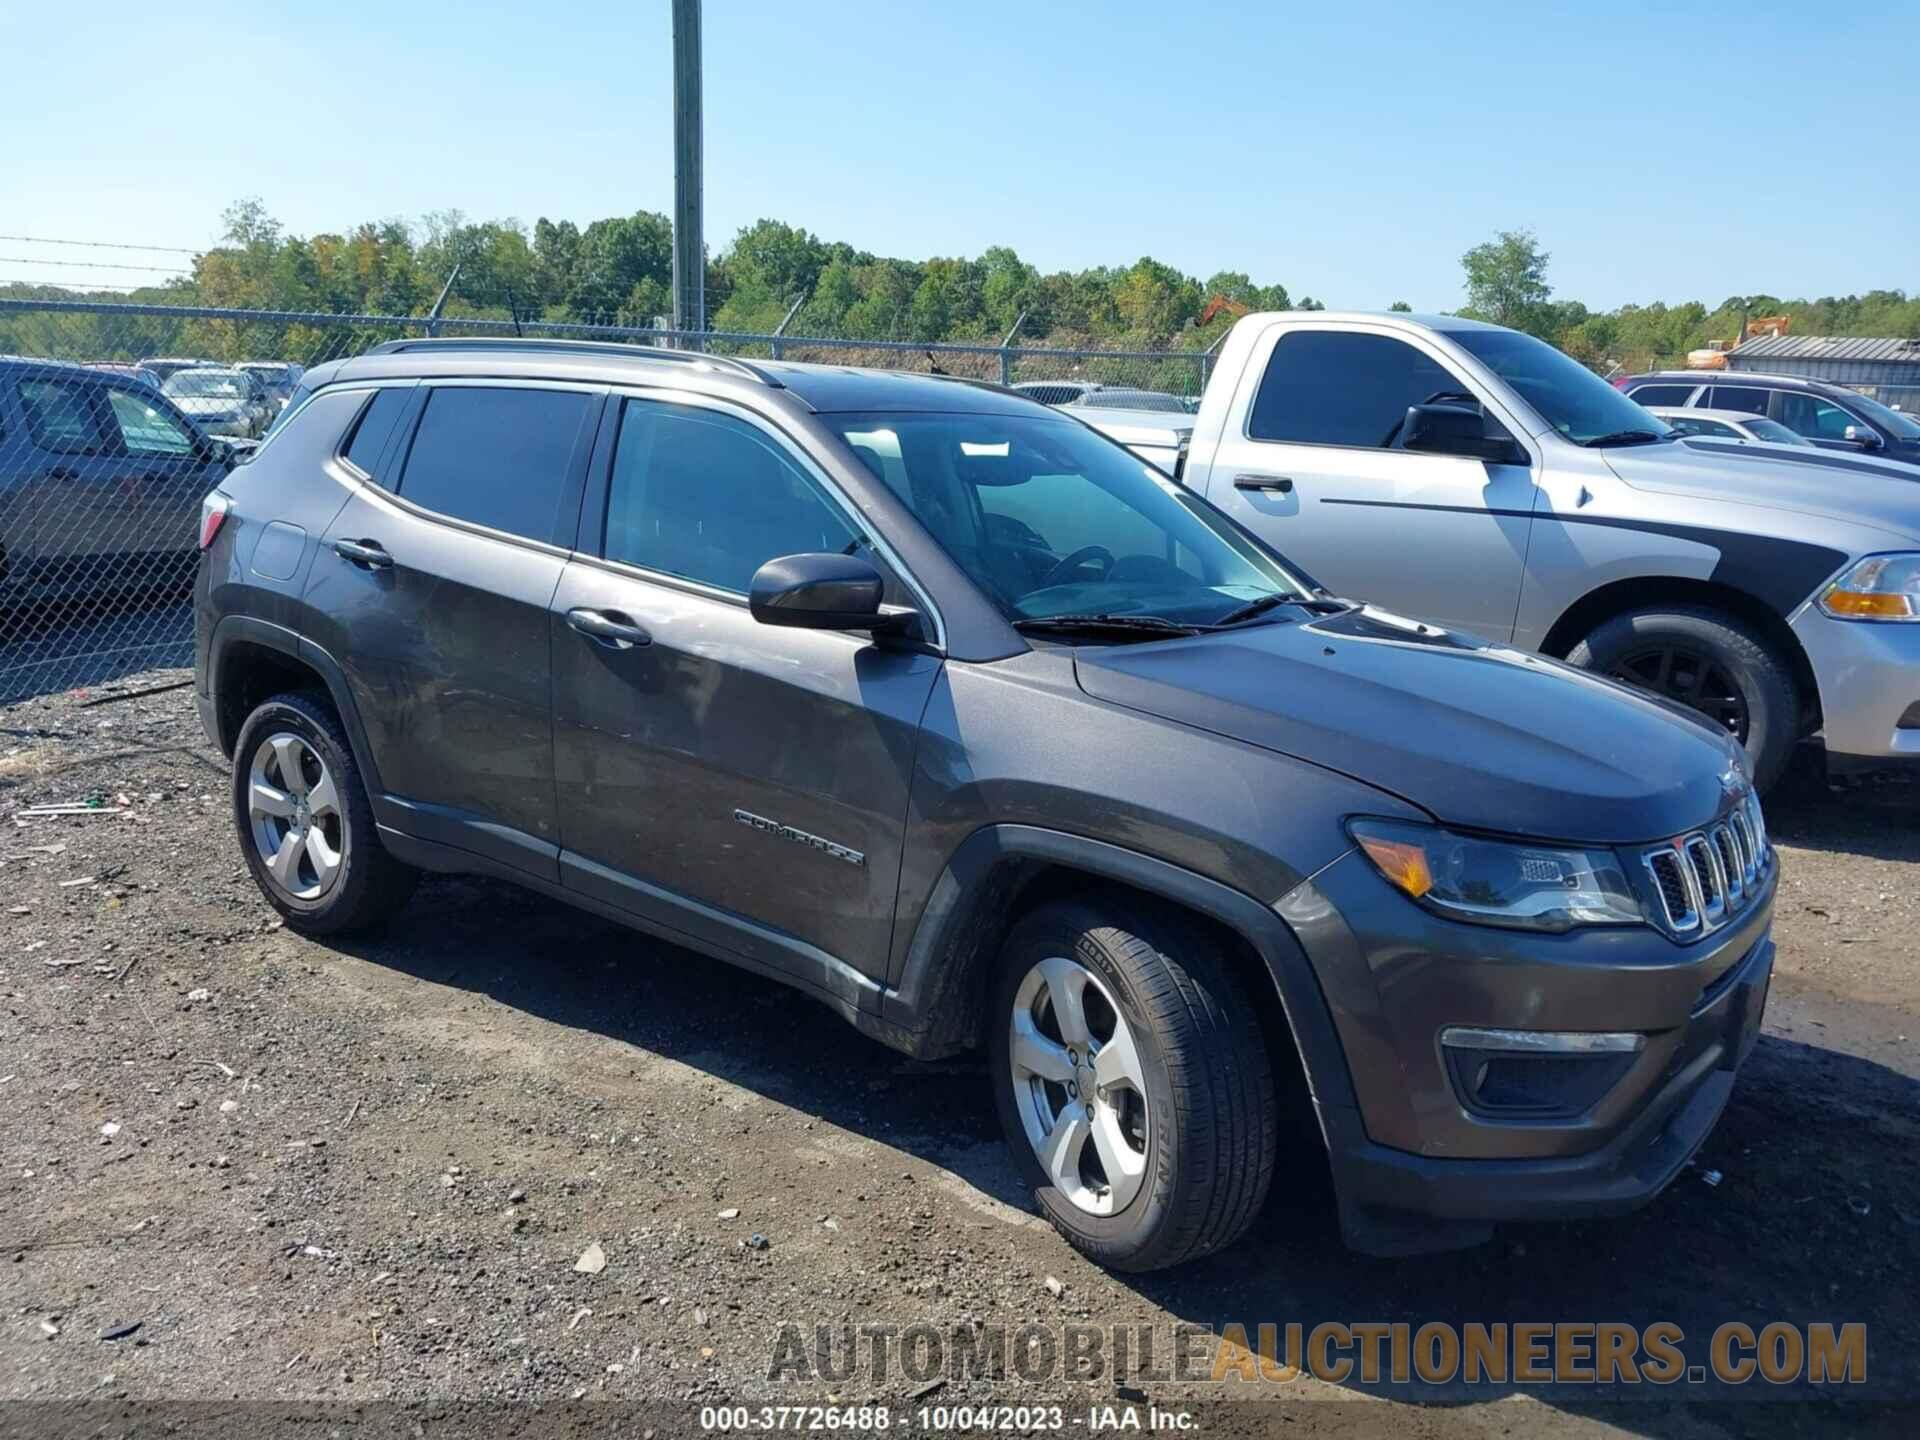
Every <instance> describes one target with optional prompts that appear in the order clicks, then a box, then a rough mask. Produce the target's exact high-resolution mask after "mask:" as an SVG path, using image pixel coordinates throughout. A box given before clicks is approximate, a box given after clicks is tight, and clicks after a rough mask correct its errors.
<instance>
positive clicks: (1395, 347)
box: [1247, 330, 1466, 449]
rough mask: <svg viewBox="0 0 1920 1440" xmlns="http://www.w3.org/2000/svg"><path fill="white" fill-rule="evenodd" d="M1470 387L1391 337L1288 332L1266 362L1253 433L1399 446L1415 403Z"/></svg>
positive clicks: (1322, 441) (1317, 441)
mask: <svg viewBox="0 0 1920 1440" xmlns="http://www.w3.org/2000/svg"><path fill="white" fill-rule="evenodd" d="M1455 394H1460V395H1465V394H1466V390H1465V387H1464V386H1462V385H1461V383H1460V382H1459V381H1458V380H1457V379H1455V378H1454V377H1453V376H1452V375H1451V374H1450V373H1448V371H1447V370H1446V369H1445V368H1444V367H1443V366H1441V365H1440V363H1439V362H1438V361H1435V360H1431V359H1429V358H1428V357H1427V356H1425V355H1423V354H1422V353H1421V352H1420V351H1418V350H1416V349H1414V348H1413V346H1411V345H1408V344H1406V343H1405V342H1404V341H1401V340H1395V339H1393V338H1392V337H1391V336H1387V335H1360V334H1348V333H1345V332H1341V331H1334V330H1304V331H1297V332H1295V333H1294V334H1291V335H1283V336H1282V337H1281V338H1280V343H1279V344H1277V345H1275V346H1274V347H1273V358H1272V359H1270V360H1268V361H1267V373H1266V374H1265V375H1264V376H1263V377H1261V380H1260V391H1259V393H1258V394H1257V395H1256V396H1255V397H1254V401H1253V414H1252V415H1251V416H1250V417H1248V421H1247V434H1248V435H1249V436H1250V437H1251V438H1253V439H1255V440H1287V441H1293V442H1295V443H1297V444H1303V445H1360V446H1365V447H1367V448H1369V449H1378V448H1380V447H1383V446H1386V445H1390V444H1392V443H1393V437H1394V436H1395V435H1396V434H1397V433H1398V432H1399V429H1400V426H1401V425H1402V423H1404V422H1405V420H1406V417H1407V407H1408V406H1409V405H1420V404H1424V403H1425V402H1426V401H1428V400H1431V399H1433V398H1434V397H1435V396H1440V395H1455Z"/></svg>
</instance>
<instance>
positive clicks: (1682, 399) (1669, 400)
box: [1627, 385, 1698, 405]
mask: <svg viewBox="0 0 1920 1440" xmlns="http://www.w3.org/2000/svg"><path fill="white" fill-rule="evenodd" d="M1697 388H1698V387H1697V386H1693V385H1636V386H1634V387H1633V389H1631V390H1629V391H1628V392H1627V398H1628V399H1629V400H1631V401H1633V403H1634V404H1636V405H1684V404H1686V403H1687V397H1688V396H1689V395H1691V394H1693V392H1694V390H1695V389H1697Z"/></svg>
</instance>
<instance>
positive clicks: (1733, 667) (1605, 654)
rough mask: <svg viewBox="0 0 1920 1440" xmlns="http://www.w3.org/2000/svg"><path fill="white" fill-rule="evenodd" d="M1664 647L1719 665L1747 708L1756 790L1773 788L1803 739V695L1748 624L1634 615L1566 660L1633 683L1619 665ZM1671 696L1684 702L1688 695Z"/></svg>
mask: <svg viewBox="0 0 1920 1440" xmlns="http://www.w3.org/2000/svg"><path fill="white" fill-rule="evenodd" d="M1661 646H1672V647H1674V648H1675V649H1676V650H1679V651H1683V652H1691V653H1692V654H1694V655H1697V656H1701V657H1704V658H1706V659H1708V660H1710V661H1711V662H1712V663H1713V664H1714V665H1716V666H1718V667H1719V668H1720V670H1721V672H1722V673H1723V674H1724V675H1725V677H1726V678H1727V679H1728V680H1729V681H1731V682H1732V686H1733V689H1734V691H1735V693H1736V694H1737V697H1738V699H1739V701H1740V702H1741V704H1742V706H1743V707H1744V710H1745V728H1746V735H1745V744H1746V747H1747V758H1748V760H1749V762H1750V763H1751V765H1752V767H1753V778H1754V784H1755V785H1756V786H1757V787H1758V788H1759V789H1761V790H1765V789H1767V788H1768V787H1769V786H1770V785H1772V784H1773V782H1774V781H1775V780H1777V779H1778V778H1779V777H1780V772H1781V771H1782V770H1784V769H1785V768H1786V765H1787V761H1788V760H1789V759H1790V758H1791V757H1792V755H1793V748H1794V746H1795V745H1796V744H1797V743H1798V742H1799V739H1800V691H1799V687H1798V686H1797V685H1796V684H1795V683H1794V678H1793V667H1792V666H1791V665H1790V664H1789V663H1788V662H1787V661H1786V659H1785V658H1784V657H1783V656H1781V655H1780V654H1779V653H1778V651H1777V650H1776V649H1775V648H1774V647H1773V646H1772V645H1771V644H1770V643H1769V642H1768V641H1766V640H1765V639H1763V638H1761V636H1760V635H1758V634H1757V633H1755V632H1754V630H1752V629H1751V628H1750V627H1749V626H1748V625H1747V624H1746V623H1745V622H1743V621H1740V620H1737V619H1735V618H1734V617H1733V616H1731V615H1728V614H1726V613H1725V612H1723V611H1718V610H1710V609H1707V608H1705V607H1695V606H1680V605H1676V606H1672V607H1661V608H1654V609H1645V610H1629V611H1627V612H1626V613H1625V614H1623V615H1616V616H1614V617H1613V618H1612V619H1611V620H1608V621H1607V622H1606V623H1604V624H1603V625H1601V626H1600V627H1599V628H1598V629H1596V630H1595V631H1594V632H1593V633H1592V634H1591V635H1589V636H1587V638H1586V639H1584V640H1582V641H1581V642H1580V643H1579V644H1578V645H1576V646H1574V647H1573V649H1572V651H1571V652H1569V654H1568V655H1567V661H1568V663H1569V664H1572V665H1577V666H1579V667H1580V668H1581V669H1583V670H1594V671H1598V672H1599V673H1600V674H1603V675H1614V676H1616V678H1621V679H1626V680H1627V681H1628V683H1630V684H1631V683H1634V681H1633V679H1632V677H1630V676H1626V675H1623V674H1621V673H1620V669H1619V667H1620V666H1621V664H1622V662H1624V661H1627V660H1629V659H1631V658H1632V657H1634V656H1635V655H1637V654H1641V653H1644V652H1646V651H1648V650H1649V649H1655V648H1658V647H1661ZM1670 698H1673V699H1676V700H1681V701H1682V703H1685V697H1684V696H1683V695H1678V694H1673V695H1671V696H1670Z"/></svg>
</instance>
